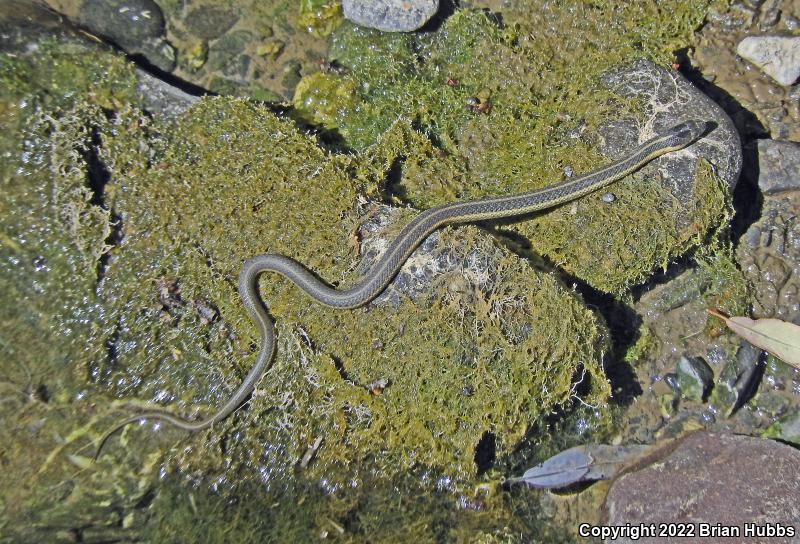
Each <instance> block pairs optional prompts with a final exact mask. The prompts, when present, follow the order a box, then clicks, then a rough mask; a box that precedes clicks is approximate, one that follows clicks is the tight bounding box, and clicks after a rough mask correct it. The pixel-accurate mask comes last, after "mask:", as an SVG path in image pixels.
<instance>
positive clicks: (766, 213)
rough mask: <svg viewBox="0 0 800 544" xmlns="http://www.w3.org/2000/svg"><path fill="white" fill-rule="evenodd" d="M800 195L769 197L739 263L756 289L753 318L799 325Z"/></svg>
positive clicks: (742, 246)
mask: <svg viewBox="0 0 800 544" xmlns="http://www.w3.org/2000/svg"><path fill="white" fill-rule="evenodd" d="M798 208H800V193H796V192H795V193H783V194H782V195H781V196H770V195H766V196H765V198H764V203H763V206H762V210H761V218H759V219H758V221H756V222H755V223H753V224H752V225H750V227H749V228H748V230H747V232H745V233H744V235H743V238H744V243H740V244H739V245H738V247H737V248H736V260H737V262H738V263H739V267H740V268H741V269H742V272H744V275H745V277H746V278H747V280H748V281H749V282H750V284H751V285H752V286H753V295H754V297H755V303H754V305H753V314H754V317H774V318H777V319H783V320H784V321H791V322H793V323H797V324H800V216H798V213H797V210H798Z"/></svg>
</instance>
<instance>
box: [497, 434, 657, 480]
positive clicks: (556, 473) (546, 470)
mask: <svg viewBox="0 0 800 544" xmlns="http://www.w3.org/2000/svg"><path fill="white" fill-rule="evenodd" d="M647 448H648V446H607V445H603V444H591V445H587V446H575V447H574V448H570V449H568V450H564V451H562V452H561V453H558V454H556V455H554V456H553V457H551V458H549V459H548V460H546V461H545V462H544V463H542V464H540V465H537V466H535V467H533V468H529V469H528V470H526V471H525V473H524V474H523V475H522V476H521V477H519V478H509V479H508V480H506V481H507V482H509V483H516V482H522V483H526V484H528V485H529V486H531V487H537V488H539V489H558V488H560V487H566V486H568V485H572V484H575V483H578V482H589V481H594V480H607V479H609V478H611V477H612V476H614V474H616V473H617V471H618V470H619V466H620V465H621V464H622V463H623V462H626V461H628V460H630V459H631V458H632V457H636V456H638V455H639V454H640V453H642V452H643V451H644V450H646V449H647Z"/></svg>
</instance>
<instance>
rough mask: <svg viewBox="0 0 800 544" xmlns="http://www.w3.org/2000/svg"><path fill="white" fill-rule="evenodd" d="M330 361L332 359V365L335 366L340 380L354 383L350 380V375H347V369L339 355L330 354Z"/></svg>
mask: <svg viewBox="0 0 800 544" xmlns="http://www.w3.org/2000/svg"><path fill="white" fill-rule="evenodd" d="M331 361H333V366H334V368H336V372H338V373H339V377H340V378H342V380H344V381H346V382H350V383H355V382H353V381H352V380H350V377H349V376H348V375H347V369H346V368H345V367H344V361H342V359H341V357H337V356H335V355H331Z"/></svg>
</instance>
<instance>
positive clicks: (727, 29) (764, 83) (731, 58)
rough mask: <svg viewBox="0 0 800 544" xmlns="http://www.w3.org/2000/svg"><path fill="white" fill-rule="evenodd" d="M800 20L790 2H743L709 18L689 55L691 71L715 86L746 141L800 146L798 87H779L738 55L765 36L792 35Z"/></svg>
mask: <svg viewBox="0 0 800 544" xmlns="http://www.w3.org/2000/svg"><path fill="white" fill-rule="evenodd" d="M798 17H800V13H799V12H798V9H797V4H796V3H794V2H791V1H788V0H781V1H774V2H772V1H770V2H738V3H736V4H735V5H734V6H732V8H731V9H730V10H727V11H724V12H722V13H715V14H713V15H712V16H711V17H709V20H708V24H706V25H704V26H703V28H702V29H701V30H700V31H699V32H698V33H697V44H696V47H695V49H694V51H692V52H691V53H690V60H691V63H692V65H693V66H692V68H696V69H697V70H699V72H700V73H701V74H702V78H703V79H704V80H706V81H707V82H708V83H709V84H710V85H709V91H710V92H711V93H713V94H714V95H715V97H716V100H718V101H719V102H720V103H721V104H723V105H724V106H725V107H726V109H727V110H728V111H729V112H730V114H731V117H732V118H733V120H734V123H735V124H736V126H737V128H738V129H739V131H740V133H741V134H742V136H743V137H746V138H747V137H764V136H765V135H767V134H768V135H769V136H771V137H772V138H774V139H779V140H782V139H788V140H793V141H798V140H800V123H798V121H800V103H798V100H797V92H798V90H797V87H796V86H789V87H787V86H783V85H780V84H779V83H777V82H776V81H775V80H773V79H772V78H771V77H770V76H768V75H767V74H765V73H764V72H762V71H761V70H760V69H759V68H758V67H756V66H754V65H753V64H751V63H750V62H749V61H747V60H744V59H743V58H742V57H740V56H739V55H737V53H736V49H737V46H738V45H739V43H740V42H741V41H742V40H743V39H745V38H747V37H760V36H761V35H763V33H764V32H770V33H772V34H782V35H791V34H792V33H793V32H794V31H795V30H796V29H797V21H798ZM792 39H794V40H796V39H797V38H796V37H795V38H792ZM715 90H721V91H722V92H721V93H719V92H716V91H715Z"/></svg>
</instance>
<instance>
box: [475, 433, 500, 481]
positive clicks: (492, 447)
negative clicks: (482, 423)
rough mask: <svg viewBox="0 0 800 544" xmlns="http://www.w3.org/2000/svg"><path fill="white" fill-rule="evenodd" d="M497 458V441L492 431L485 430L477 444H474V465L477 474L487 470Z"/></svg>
mask: <svg viewBox="0 0 800 544" xmlns="http://www.w3.org/2000/svg"><path fill="white" fill-rule="evenodd" d="M496 459H497V441H496V439H495V436H494V434H493V433H490V432H488V431H487V432H485V433H483V436H481V439H480V440H479V441H478V445H477V446H475V457H474V460H475V466H476V467H477V470H478V476H480V475H482V474H484V473H485V472H486V471H487V470H489V469H490V468H492V467H493V466H494V462H495V460H496Z"/></svg>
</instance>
